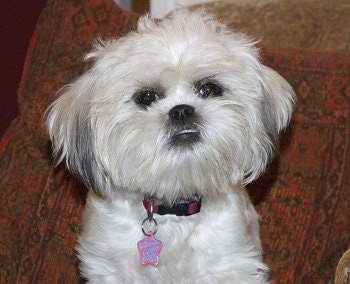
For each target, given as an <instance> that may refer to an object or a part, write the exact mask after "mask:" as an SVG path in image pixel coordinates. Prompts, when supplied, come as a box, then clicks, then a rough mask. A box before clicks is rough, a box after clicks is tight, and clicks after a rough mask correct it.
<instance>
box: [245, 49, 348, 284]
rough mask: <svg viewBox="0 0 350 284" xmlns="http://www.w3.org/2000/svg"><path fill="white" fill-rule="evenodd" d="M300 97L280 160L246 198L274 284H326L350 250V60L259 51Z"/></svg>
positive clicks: (342, 55)
mask: <svg viewBox="0 0 350 284" xmlns="http://www.w3.org/2000/svg"><path fill="white" fill-rule="evenodd" d="M262 57H263V58H262V60H263V62H264V63H265V64H266V65H268V66H270V67H272V68H274V69H276V70H277V71H278V72H279V73H280V74H281V75H283V76H284V77H285V78H286V79H287V80H288V81H289V82H290V83H291V85H292V86H293V88H294V89H295V91H296V93H297V96H298V104H297V108H296V110H295V113H294V116H293V119H292V123H291V127H290V128H289V129H288V131H287V132H286V133H285V134H284V135H283V136H282V139H281V145H280V151H279V155H278V157H277V158H276V160H275V161H274V162H273V163H272V165H271V166H270V169H269V171H268V172H267V173H266V175H265V176H263V177H262V179H261V180H259V181H257V182H256V183H255V184H253V185H251V188H250V190H249V192H250V194H251V195H252V198H253V200H254V201H255V203H256V204H257V208H258V211H259V213H260V214H261V216H262V220H261V234H262V242H263V247H264V251H265V259H266V261H267V262H268V264H269V265H270V267H271V279H273V280H275V281H276V283H328V281H330V280H332V279H333V277H334V274H335V269H336V266H337V262H338V260H339V258H340V257H341V255H342V253H343V252H345V251H346V249H347V248H348V247H350V191H349V188H350V54H349V53H341V52H318V51H308V50H300V49H295V48H281V47H278V48H277V47H275V46H274V47H273V46H263V48H262Z"/></svg>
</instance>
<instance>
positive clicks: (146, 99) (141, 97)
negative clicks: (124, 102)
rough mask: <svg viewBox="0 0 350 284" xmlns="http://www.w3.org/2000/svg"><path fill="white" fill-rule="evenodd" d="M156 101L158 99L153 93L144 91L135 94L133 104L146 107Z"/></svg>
mask: <svg viewBox="0 0 350 284" xmlns="http://www.w3.org/2000/svg"><path fill="white" fill-rule="evenodd" d="M158 99H159V96H158V95H157V93H156V92H155V91H152V90H144V91H140V92H138V93H137V94H136V97H135V102H136V103H137V104H138V105H141V106H144V107H147V106H150V105H151V104H152V103H153V102H155V101H156V100H158Z"/></svg>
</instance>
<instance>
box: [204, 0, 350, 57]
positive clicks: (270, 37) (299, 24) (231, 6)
mask: <svg viewBox="0 0 350 284" xmlns="http://www.w3.org/2000/svg"><path fill="white" fill-rule="evenodd" d="M233 2H240V3H239V4H238V3H233ZM202 6H204V7H205V8H206V9H209V10H211V11H212V12H213V13H214V14H216V15H217V17H218V18H219V19H221V20H222V21H223V22H225V23H227V24H228V25H229V26H230V27H232V28H234V29H236V30H240V31H243V32H245V33H247V34H248V35H250V36H252V37H253V38H255V39H262V40H263V42H264V43H265V44H266V43H268V44H273V45H279V46H285V47H296V48H303V49H313V50H320V51H326V50H327V51H349V50H350V37H349V34H350V5H349V1H348V0H332V1H329V0H317V1H314V0H299V1H276V0H265V1H262V0H252V1H248V0H246V1H233V0H230V1H227V0H226V1H216V2H213V3H207V4H203V5H202Z"/></svg>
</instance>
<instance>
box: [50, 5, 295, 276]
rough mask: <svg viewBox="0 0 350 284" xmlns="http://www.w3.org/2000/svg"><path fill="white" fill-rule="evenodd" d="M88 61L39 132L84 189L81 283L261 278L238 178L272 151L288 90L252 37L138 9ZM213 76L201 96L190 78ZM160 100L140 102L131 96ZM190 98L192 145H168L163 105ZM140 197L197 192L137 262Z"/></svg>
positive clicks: (251, 213) (256, 169)
mask: <svg viewBox="0 0 350 284" xmlns="http://www.w3.org/2000/svg"><path fill="white" fill-rule="evenodd" d="M87 58H88V59H94V61H95V64H94V66H93V67H92V68H91V70H90V71H89V72H87V73H86V74H84V75H82V76H81V77H80V78H79V79H78V80H77V81H75V82H74V83H72V84H71V85H69V86H67V87H66V88H65V89H63V91H62V93H63V94H62V96H61V97H59V98H58V99H57V100H56V101H55V102H54V104H53V105H52V106H51V108H50V110H49V113H48V120H47V121H48V128H49V131H50V135H51V138H52V141H53V145H54V153H55V155H56V156H57V157H58V161H61V160H63V159H65V160H66V163H67V166H68V168H69V169H70V170H71V171H72V172H73V173H74V174H76V175H77V176H78V177H80V178H81V179H82V180H83V181H84V182H85V183H86V185H87V186H88V187H89V188H91V192H90V193H89V197H88V200H87V205H86V210H85V215H84V222H83V232H82V234H81V236H80V237H79V246H78V252H79V257H80V260H81V271H82V275H83V276H84V277H86V278H88V279H89V282H90V283H265V282H266V281H267V271H268V269H267V267H266V266H265V265H264V264H263V262H262V249H261V245H260V239H259V225H258V215H257V213H256V212H255V210H254V208H253V206H252V205H251V203H250V201H249V198H248V197H247V195H246V192H245V189H244V187H243V186H244V185H245V184H246V183H249V182H251V181H253V180H255V179H256V178H257V177H258V176H259V175H260V174H261V173H262V172H263V171H264V170H265V168H266V165H267V164H268V162H269V161H270V159H271V158H272V156H273V153H274V149H275V147H276V144H277V141H278V139H277V137H278V134H279V132H280V131H281V130H282V129H284V128H285V127H286V126H287V125H288V123H289V120H290V116H291V113H292V106H293V100H294V93H293V91H292V89H291V87H290V86H289V84H288V83H287V82H286V81H285V80H284V79H283V78H282V77H280V76H279V75H278V74H277V73H276V72H274V71H273V70H271V69H269V68H268V67H266V66H263V65H262V64H261V63H260V62H259V60H258V51H257V49H256V47H255V46H254V43H253V42H252V41H251V40H249V39H248V38H247V37H246V36H244V35H243V34H240V33H235V32H232V31H230V30H229V29H228V28H227V27H226V26H224V25H222V24H220V23H219V22H217V21H216V20H215V18H214V17H212V16H211V15H208V14H206V13H205V12H203V11H197V12H189V11H187V10H179V11H176V12H175V13H174V14H173V15H171V16H170V17H169V18H167V19H165V20H164V21H161V22H154V21H152V20H151V19H149V18H148V16H144V17H141V18H140V20H139V23H138V29H137V31H134V32H130V33H129V34H127V35H126V36H125V37H122V38H120V39H118V40H111V41H108V42H104V43H100V44H97V45H96V47H95V49H94V50H93V51H92V52H91V53H89V54H88V55H87ZM203 79H205V80H209V81H210V82H213V81H214V82H216V83H218V84H219V85H220V86H221V87H222V89H223V93H222V96H218V97H209V98H205V99H204V98H201V97H199V96H198V94H197V93H196V91H195V89H194V85H195V84H196V83H198V82H200V81H201V80H203ZM142 89H152V90H156V91H157V92H158V93H161V99H159V100H157V101H156V102H154V103H152V104H151V105H150V106H148V107H147V108H142V107H140V105H138V104H137V103H136V102H135V93H136V94H137V93H138V92H139V91H140V90H142ZM181 104H186V105H190V106H193V107H194V109H195V114H196V121H195V124H196V126H197V127H198V128H199V131H200V141H198V142H196V143H192V144H191V146H189V147H188V146H186V147H185V146H183V147H182V146H181V145H180V146H179V145H178V146H176V147H175V146H171V145H169V140H171V135H172V131H173V126H172V124H171V123H170V118H169V111H170V110H171V109H172V108H173V107H175V106H177V105H181ZM145 194H149V195H152V196H154V197H156V198H159V199H163V200H164V201H165V202H167V203H169V204H172V203H173V202H175V201H176V199H178V198H180V197H190V196H192V195H194V194H198V195H200V196H202V199H203V204H202V210H201V211H200V212H199V213H198V214H195V215H192V216H189V217H177V216H173V215H165V216H157V215H155V219H156V220H157V221H158V224H159V231H158V233H157V235H156V237H157V238H158V239H159V240H161V241H162V242H163V245H164V248H163V250H162V252H161V255H160V261H159V264H158V266H157V267H152V266H145V267H144V266H142V265H141V264H140V261H139V255H138V251H137V247H136V245H137V242H138V241H139V240H140V239H142V237H143V234H142V231H141V223H142V220H143V219H144V218H145V217H146V211H145V209H144V208H143V206H142V199H143V196H144V195H145Z"/></svg>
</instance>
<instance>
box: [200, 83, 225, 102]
mask: <svg viewBox="0 0 350 284" xmlns="http://www.w3.org/2000/svg"><path fill="white" fill-rule="evenodd" d="M197 93H198V95H199V96H200V97H201V98H203V99H205V98H208V97H219V96H222V88H221V87H220V86H219V85H217V84H215V83H204V84H202V85H200V86H199V87H198V88H197Z"/></svg>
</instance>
